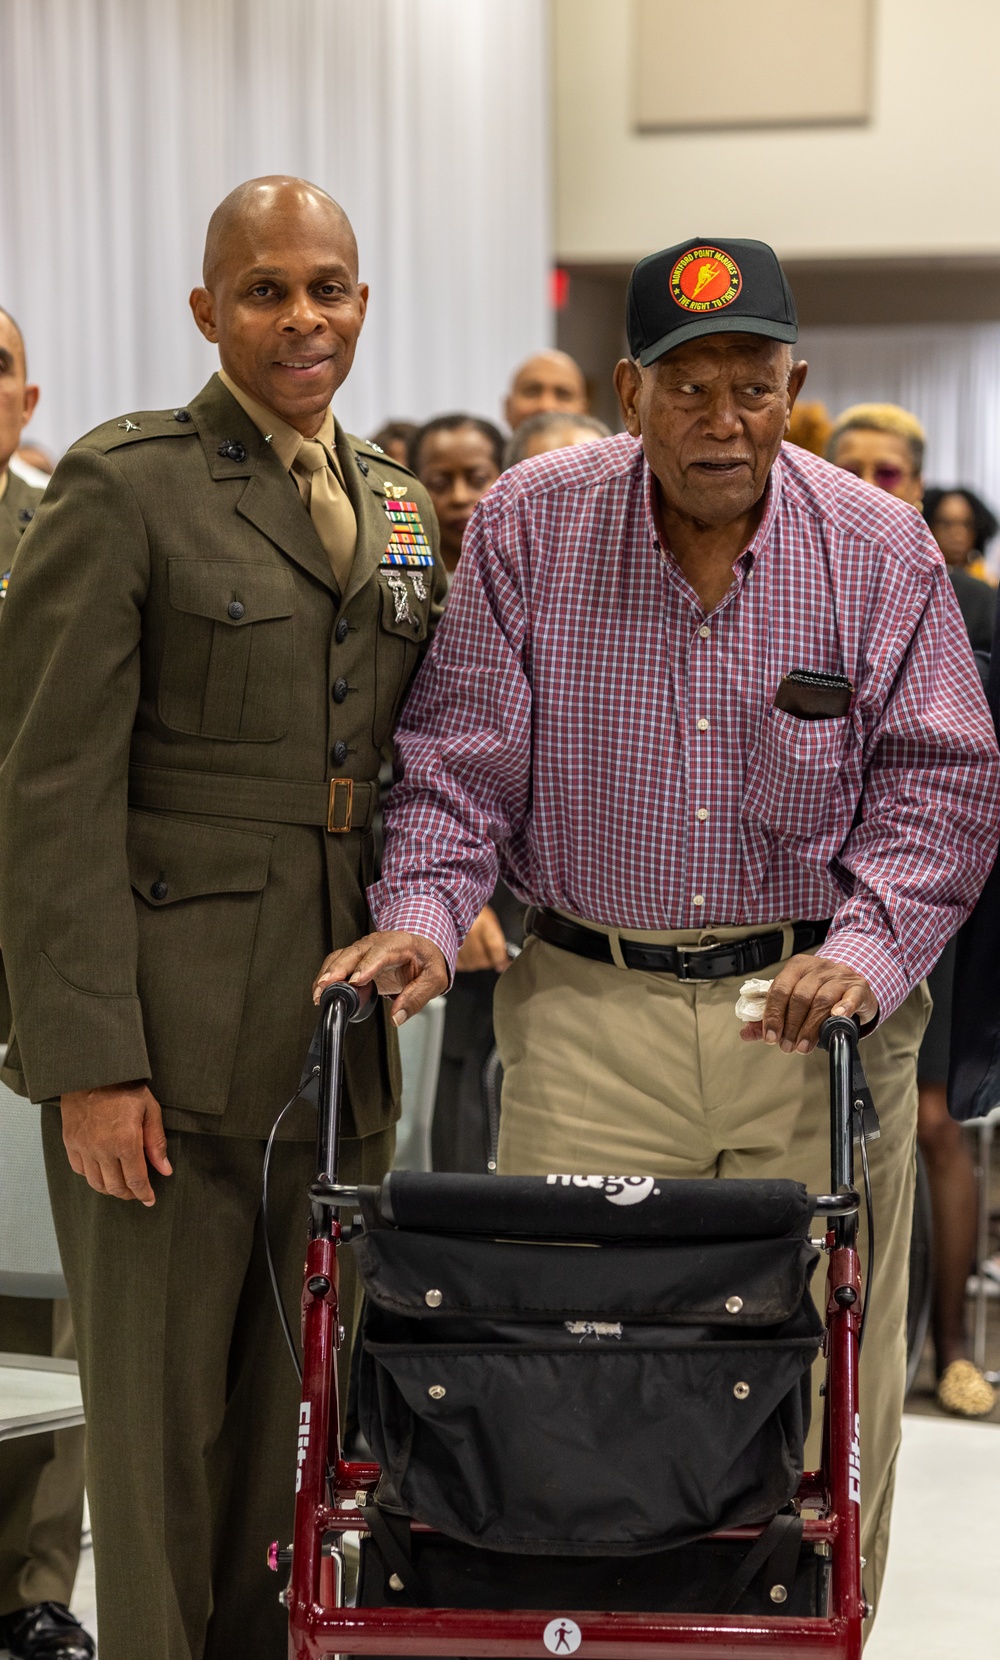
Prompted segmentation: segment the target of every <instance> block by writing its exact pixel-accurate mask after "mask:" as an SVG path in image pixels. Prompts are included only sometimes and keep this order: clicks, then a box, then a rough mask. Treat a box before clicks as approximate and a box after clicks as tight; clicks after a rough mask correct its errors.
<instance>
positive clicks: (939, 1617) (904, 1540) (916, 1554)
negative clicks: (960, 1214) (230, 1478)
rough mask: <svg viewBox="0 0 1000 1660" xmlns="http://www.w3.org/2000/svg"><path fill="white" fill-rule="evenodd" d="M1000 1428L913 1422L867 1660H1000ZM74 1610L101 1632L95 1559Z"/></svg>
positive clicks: (906, 1424) (87, 1565)
mask: <svg viewBox="0 0 1000 1660" xmlns="http://www.w3.org/2000/svg"><path fill="white" fill-rule="evenodd" d="M998 1562H1000V1424H965V1423H960V1422H957V1421H955V1420H953V1419H948V1418H930V1417H926V1418H925V1417H919V1418H918V1417H907V1418H904V1420H903V1450H902V1453H901V1455H900V1461H899V1469H898V1473H897V1477H896V1503H895V1506H894V1508H893V1518H892V1548H891V1550H890V1553H889V1569H888V1572H887V1574H886V1583H885V1589H884V1592H883V1596H882V1606H881V1609H880V1610H879V1617H878V1620H877V1622H876V1625H875V1630H874V1632H873V1634H872V1637H871V1640H870V1642H869V1643H868V1645H867V1647H866V1649H865V1660H1000V1573H998V1571H997V1570H998ZM73 1611H74V1613H75V1614H76V1615H77V1617H78V1618H79V1619H81V1620H82V1621H83V1623H84V1625H85V1626H86V1627H87V1629H88V1630H89V1631H93V1632H96V1630H97V1618H96V1612H95V1607H94V1558H93V1553H92V1552H91V1551H89V1550H87V1551H84V1553H83V1556H82V1557H81V1559H80V1573H79V1577H78V1578H77V1582H76V1592H75V1595H74V1598H73Z"/></svg>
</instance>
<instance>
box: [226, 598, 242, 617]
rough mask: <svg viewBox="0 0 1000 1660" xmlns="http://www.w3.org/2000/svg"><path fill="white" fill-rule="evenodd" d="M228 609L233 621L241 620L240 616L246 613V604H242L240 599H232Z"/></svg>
mask: <svg viewBox="0 0 1000 1660" xmlns="http://www.w3.org/2000/svg"><path fill="white" fill-rule="evenodd" d="M226 610H227V611H228V612H229V615H230V616H231V617H232V619H233V622H239V620H240V618H241V617H242V616H243V615H244V613H245V611H246V607H245V606H244V605H241V604H240V602H239V600H238V599H231V600H230V601H229V604H228V605H227V607H226Z"/></svg>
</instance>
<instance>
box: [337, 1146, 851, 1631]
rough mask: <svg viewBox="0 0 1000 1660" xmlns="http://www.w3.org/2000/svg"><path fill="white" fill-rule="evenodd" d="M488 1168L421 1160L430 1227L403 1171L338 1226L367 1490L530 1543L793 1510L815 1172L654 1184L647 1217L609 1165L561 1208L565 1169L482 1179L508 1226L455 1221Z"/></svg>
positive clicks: (623, 1549) (465, 1535) (670, 1539)
mask: <svg viewBox="0 0 1000 1660" xmlns="http://www.w3.org/2000/svg"><path fill="white" fill-rule="evenodd" d="M449 1180H450V1183H451V1184H455V1183H464V1186H463V1188H462V1192H461V1195H459V1193H458V1190H457V1188H456V1189H455V1190H454V1192H453V1194H452V1198H453V1200H456V1201H457V1200H458V1198H459V1197H461V1199H462V1203H461V1204H458V1203H452V1204H449V1203H448V1196H449ZM478 1180H479V1179H478V1178H462V1177H455V1178H450V1179H449V1178H445V1177H432V1178H428V1177H425V1178H423V1181H424V1183H425V1184H429V1185H428V1186H426V1187H425V1195H426V1197H427V1199H428V1203H427V1204H426V1205H425V1206H424V1207H423V1209H421V1210H420V1214H419V1225H418V1226H417V1227H397V1226H393V1225H392V1223H391V1222H390V1221H388V1219H387V1215H386V1212H387V1211H388V1213H389V1214H390V1215H391V1216H392V1217H394V1218H395V1217H396V1216H398V1215H400V1214H402V1213H403V1212H404V1211H405V1209H406V1206H405V1204H401V1203H398V1202H397V1200H398V1199H399V1197H400V1192H399V1191H395V1192H394V1187H393V1185H392V1184H396V1183H397V1178H396V1177H395V1176H394V1177H393V1178H391V1179H390V1186H389V1187H388V1190H387V1191H384V1192H383V1195H382V1196H381V1199H379V1200H376V1196H374V1195H369V1196H367V1198H366V1203H365V1205H364V1207H363V1208H364V1210H365V1218H366V1223H367V1226H366V1231H365V1233H364V1234H363V1235H362V1237H361V1238H360V1239H359V1240H357V1241H356V1242H355V1243H354V1244H353V1245H352V1246H351V1249H352V1250H353V1251H354V1252H355V1260H356V1262H357V1266H358V1271H359V1273H360V1276H361V1279H362V1282H363V1285H364V1289H365V1293H366V1312H365V1317H364V1328H363V1355H362V1361H361V1372H360V1398H359V1407H360V1421H361V1427H362V1429H363V1431H364V1433H365V1435H366V1436H367V1438H368V1441H369V1443H370V1445H371V1447H372V1450H373V1452H374V1454H375V1456H376V1457H377V1459H378V1461H379V1463H380V1464H381V1466H382V1470H383V1478H382V1481H381V1484H380V1487H379V1494H378V1497H379V1502H380V1504H382V1505H383V1506H384V1508H385V1509H386V1510H387V1511H389V1512H395V1513H396V1514H400V1515H405V1516H408V1517H412V1518H414V1519H415V1520H418V1521H420V1522H424V1523H426V1524H428V1525H430V1526H432V1527H435V1528H437V1529H439V1530H440V1531H441V1532H442V1533H444V1534H446V1535H448V1536H449V1537H450V1538H452V1539H454V1540H460V1541H464V1542H465V1543H466V1544H469V1545H474V1546H477V1547H479V1548H481V1549H488V1550H493V1551H499V1552H512V1553H515V1554H516V1555H518V1556H521V1557H522V1558H523V1557H528V1556H533V1555H544V1556H547V1557H560V1556H561V1557H587V1558H591V1559H596V1558H601V1557H617V1556H629V1555H640V1554H646V1553H653V1552H658V1551H663V1550H665V1549H667V1548H670V1547H676V1546H680V1545H684V1544H686V1543H687V1542H690V1541H693V1540H695V1539H698V1538H699V1537H700V1536H702V1535H703V1534H705V1533H708V1532H711V1531H712V1530H714V1529H716V1528H720V1527H735V1526H739V1525H743V1524H747V1523H753V1522H761V1521H769V1520H770V1519H771V1518H772V1517H773V1516H775V1515H776V1513H777V1512H778V1511H780V1510H782V1509H783V1508H784V1507H785V1506H786V1505H787V1504H788V1503H789V1501H790V1500H791V1498H792V1497H793V1495H794V1493H795V1491H796V1488H797V1486H798V1482H799V1478H800V1476H801V1472H802V1456H803V1441H804V1437H805V1432H806V1428H807V1425H808V1413H809V1371H810V1367H811V1365H812V1362H813V1360H814V1358H815V1356H816V1353H817V1351H818V1348H819V1344H820V1342H821V1340H822V1335H823V1327H822V1323H821V1321H820V1318H819V1315H818V1313H817V1311H816V1308H815V1305H814V1303H813V1299H812V1296H811V1293H810V1290H809V1281H810V1278H811V1275H812V1272H813V1269H814V1267H815V1264H816V1260H817V1256H818V1253H817V1252H816V1251H815V1250H814V1249H813V1247H812V1246H811V1245H810V1244H809V1240H808V1228H809V1222H810V1219H811V1218H810V1214H809V1204H808V1199H807V1196H806V1193H805V1190H804V1189H803V1188H801V1187H799V1186H798V1184H795V1183H791V1182H760V1183H752V1182H724V1183H723V1182H711V1183H700V1182H697V1183H695V1182H676V1183H667V1182H663V1183H659V1184H656V1186H655V1188H654V1186H653V1184H650V1192H649V1194H648V1198H649V1199H655V1200H657V1201H659V1203H658V1204H657V1205H656V1207H655V1208H656V1211H657V1212H659V1218H658V1220H657V1222H656V1225H655V1226H653V1225H652V1224H653V1222H654V1207H653V1206H652V1205H650V1207H649V1210H648V1212H646V1214H645V1217H641V1216H640V1214H638V1213H640V1212H643V1211H644V1209H645V1206H644V1204H643V1203H642V1202H640V1201H638V1200H637V1201H635V1202H634V1203H633V1204H628V1203H627V1202H626V1203H625V1204H624V1205H623V1204H621V1202H620V1201H618V1202H617V1203H616V1201H615V1199H614V1197H611V1203H608V1198H609V1195H608V1191H607V1188H606V1187H605V1188H604V1189H603V1190H602V1189H601V1188H600V1187H598V1186H593V1187H590V1188H588V1187H581V1189H580V1190H579V1191H580V1195H581V1198H580V1205H579V1214H578V1215H577V1216H576V1217H574V1215H573V1210H574V1206H573V1204H572V1203H571V1198H572V1194H573V1189H572V1188H567V1189H562V1188H561V1187H560V1188H559V1189H557V1195H556V1197H555V1200H554V1202H553V1191H552V1186H551V1180H550V1182H548V1183H547V1182H546V1179H545V1178H544V1177H539V1178H524V1179H517V1180H516V1182H515V1181H514V1180H513V1179H511V1181H510V1185H509V1187H507V1184H506V1183H505V1181H504V1179H503V1178H497V1177H490V1178H483V1179H482V1182H483V1186H482V1190H481V1192H482V1198H483V1204H482V1207H481V1208H480V1209H479V1212H478V1220H479V1222H480V1224H481V1227H482V1229H489V1227H490V1225H491V1224H492V1225H493V1226H495V1225H496V1223H497V1222H498V1221H501V1220H503V1221H506V1224H507V1227H508V1228H510V1227H511V1224H512V1219H513V1218H514V1217H515V1216H516V1226H517V1229H518V1233H517V1234H515V1233H514V1232H513V1231H511V1232H509V1233H501V1232H498V1233H497V1234H494V1235H493V1236H489V1235H488V1234H487V1236H485V1237H483V1236H482V1234H481V1233H480V1232H476V1233H473V1232H471V1231H470V1232H466V1233H464V1234H460V1235H459V1234H456V1233H453V1232H452V1231H451V1228H452V1226H453V1225H454V1222H455V1220H456V1218H459V1219H460V1223H461V1225H463V1226H464V1227H466V1228H471V1227H472V1225H473V1222H474V1219H475V1218H476V1217H477V1207H476V1206H475V1204H474V1203H473V1202H472V1201H473V1198H474V1195H472V1194H471V1191H470V1190H469V1188H468V1184H469V1182H470V1181H473V1182H475V1181H478ZM607 1180H608V1179H606V1178H583V1179H582V1181H583V1182H590V1183H594V1184H596V1183H602V1182H605V1181H607ZM617 1180H619V1181H622V1180H624V1179H623V1178H619V1179H617ZM408 1185H409V1186H410V1188H411V1191H412V1193H416V1192H417V1191H418V1189H417V1187H416V1186H415V1185H414V1184H413V1182H412V1179H411V1182H410V1183H409V1184H408ZM515 1187H516V1189H517V1190H518V1191H517V1192H515V1191H514V1189H515ZM505 1188H506V1189H507V1191H506V1192H505ZM709 1188H710V1189H712V1193H711V1195H708V1194H707V1193H700V1194H699V1193H698V1192H697V1191H696V1190H699V1189H709ZM432 1189H433V1190H434V1191H433V1192H432V1191H431V1190H432ZM531 1190H533V1191H531ZM402 1191H403V1192H405V1189H403V1190H402ZM617 1191H622V1190H621V1189H618V1190H617ZM563 1193H565V1194H566V1198H565V1199H564V1198H563V1197H562V1194H563ZM725 1195H730V1196H731V1209H730V1211H729V1214H728V1216H727V1215H726V1210H727V1207H726V1206H725V1204H723V1205H721V1206H720V1200H721V1199H723V1197H724V1196H725ZM595 1200H597V1201H598V1207H595ZM386 1201H388V1203H387V1202H386ZM432 1201H434V1202H432ZM438 1201H439V1202H438ZM497 1207H500V1209H499V1210H498V1209H497ZM418 1208H419V1207H418ZM556 1208H558V1212H559V1214H558V1219H557V1221H556V1220H555V1219H554V1218H553V1217H552V1215H551V1214H547V1213H548V1212H551V1211H554V1210H555V1209H556ZM595 1210H596V1217H595ZM501 1212H502V1216H501ZM616 1213H617V1214H616ZM734 1216H737V1217H738V1218H739V1229H738V1233H739V1237H733V1230H732V1226H731V1225H732V1222H733V1217H734ZM776 1217H777V1218H778V1219H779V1225H778V1226H777V1228H776V1225H775V1218H776ZM415 1220H416V1218H415ZM435 1220H436V1221H437V1223H438V1226H437V1228H435V1229H434V1231H431V1225H432V1224H433V1223H434V1221H435ZM595 1221H596V1225H595ZM574 1224H575V1225H574ZM605 1227H607V1229H608V1232H604V1231H603V1230H604V1228H605ZM529 1230H530V1233H529ZM525 1234H528V1236H527V1237H525ZM720 1235H721V1237H720ZM556 1236H558V1243H557V1242H555V1239H556ZM421 1572H423V1570H422V1569H421ZM577 1606H583V1605H582V1604H578V1605H577Z"/></svg>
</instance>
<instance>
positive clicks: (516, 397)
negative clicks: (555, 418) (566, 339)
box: [503, 351, 590, 432]
mask: <svg viewBox="0 0 1000 1660" xmlns="http://www.w3.org/2000/svg"><path fill="white" fill-rule="evenodd" d="M589 408H590V400H589V398H588V397H587V383H586V381H585V380H584V378H583V370H582V369H581V368H580V365H579V364H578V363H576V362H575V361H574V360H573V358H571V357H570V355H569V353H568V352H557V351H544V352H536V353H535V355H534V357H529V358H528V360H527V362H526V363H522V364H521V367H520V368H519V369H518V370H516V372H515V374H514V378H513V380H512V381H511V383H510V391H509V392H508V394H507V400H506V402H505V404H504V411H503V412H504V418H505V419H506V422H507V425H508V426H509V427H510V429H511V431H512V432H516V430H517V428H518V427H519V426H520V425H521V422H522V421H526V420H527V419H528V417H529V415H549V414H560V415H586V413H587V411H588V409H589Z"/></svg>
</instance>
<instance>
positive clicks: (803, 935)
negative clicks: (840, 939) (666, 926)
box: [524, 905, 830, 980]
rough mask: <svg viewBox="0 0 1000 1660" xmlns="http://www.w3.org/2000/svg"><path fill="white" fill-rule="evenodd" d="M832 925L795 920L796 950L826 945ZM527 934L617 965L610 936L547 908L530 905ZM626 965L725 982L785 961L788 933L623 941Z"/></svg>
mask: <svg viewBox="0 0 1000 1660" xmlns="http://www.w3.org/2000/svg"><path fill="white" fill-rule="evenodd" d="M829 927H830V923H829V921H826V922H796V923H794V924H793V927H792V950H793V952H794V951H808V950H810V948H811V947H812V946H814V945H822V943H823V941H824V940H825V939H826V936H827V932H828V930H829ZM524 928H525V933H527V934H535V935H537V937H538V938H539V939H540V940H545V942H546V944H547V945H557V946H558V947H559V949H560V950H561V951H573V952H575V953H576V955H577V956H578V957H590V958H591V960H592V961H593V962H596V963H613V962H614V957H613V956H612V955H611V941H610V940H609V939H608V936H607V935H606V934H599V933H598V932H597V931H596V929H594V928H584V927H582V926H581V925H580V923H578V922H570V921H569V920H568V919H567V918H566V917H564V916H560V915H559V914H558V912H556V911H547V910H543V909H542V908H541V907H540V906H535V905H532V907H531V908H530V910H529V911H528V914H527V917H526V918H525V924H524ZM620 944H621V952H622V961H623V962H624V963H625V966H626V968H638V969H644V970H645V971H646V972H647V973H649V972H652V973H654V974H676V976H677V978H678V980H722V979H724V978H726V977H727V976H729V975H736V974H752V973H753V972H754V971H755V970H756V969H758V968H767V967H768V965H769V964H770V963H777V962H780V961H781V956H782V952H783V951H784V948H785V939H784V930H783V929H781V928H769V929H768V930H767V932H766V933H763V934H750V935H749V936H748V938H747V939H742V940H728V941H727V942H726V944H725V945H698V946H683V945H640V944H639V943H638V942H637V941H636V940H621V941H620Z"/></svg>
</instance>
